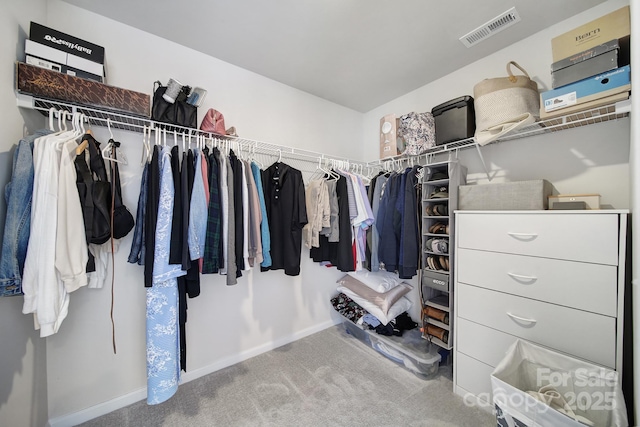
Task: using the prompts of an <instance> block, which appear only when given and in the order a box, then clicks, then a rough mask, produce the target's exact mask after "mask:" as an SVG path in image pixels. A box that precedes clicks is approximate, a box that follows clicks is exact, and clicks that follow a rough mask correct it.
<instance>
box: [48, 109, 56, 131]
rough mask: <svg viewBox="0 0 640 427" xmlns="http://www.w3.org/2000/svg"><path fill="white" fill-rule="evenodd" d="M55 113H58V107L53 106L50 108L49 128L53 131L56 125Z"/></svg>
mask: <svg viewBox="0 0 640 427" xmlns="http://www.w3.org/2000/svg"><path fill="white" fill-rule="evenodd" d="M55 114H56V109H55V108H53V107H51V108H49V130H51V131H52V132H55V129H54V127H53V126H54V124H53V119H54V116H55Z"/></svg>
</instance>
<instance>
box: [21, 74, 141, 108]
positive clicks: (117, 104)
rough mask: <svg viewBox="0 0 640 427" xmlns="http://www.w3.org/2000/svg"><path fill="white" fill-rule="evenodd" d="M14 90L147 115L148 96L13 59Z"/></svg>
mask: <svg viewBox="0 0 640 427" xmlns="http://www.w3.org/2000/svg"><path fill="white" fill-rule="evenodd" d="M16 90H17V91H18V92H21V93H27V94H30V95H35V96H39V97H42V98H47V99H52V100H57V101H63V102H71V103H77V104H80V105H84V106H88V107H99V108H103V109H107V110H112V111H117V112H125V113H131V114H135V115H137V116H142V117H145V118H148V117H150V115H151V114H150V113H151V97H150V96H149V95H148V94H146V93H141V92H135V91H132V90H127V89H121V88H119V87H114V86H108V85H106V84H102V83H98V82H94V81H91V80H87V79H82V78H80V77H74V76H70V75H68V74H62V73H59V72H57V71H52V70H48V69H46V68H40V67H37V66H35V65H30V64H25V63H23V62H17V63H16Z"/></svg>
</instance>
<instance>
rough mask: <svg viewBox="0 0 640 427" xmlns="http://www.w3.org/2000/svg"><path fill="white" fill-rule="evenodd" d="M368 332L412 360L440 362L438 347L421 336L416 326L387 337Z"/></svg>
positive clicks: (427, 362)
mask: <svg viewBox="0 0 640 427" xmlns="http://www.w3.org/2000/svg"><path fill="white" fill-rule="evenodd" d="M369 333H370V334H371V337H372V338H373V337H375V338H378V339H379V340H380V341H383V342H384V343H385V344H386V345H388V346H389V347H393V348H395V349H396V350H398V351H399V352H401V353H404V354H406V355H408V356H410V357H411V358H412V359H413V360H415V361H417V362H419V363H422V364H425V365H433V364H434V363H438V362H440V359H441V358H442V356H440V353H438V349H439V348H440V347H438V346H436V345H434V344H431V343H430V342H429V341H427V340H426V339H424V338H422V334H421V333H420V329H418V328H415V329H411V330H408V331H405V332H404V333H403V334H402V336H401V337H396V336H391V337H388V336H385V335H380V334H376V333H375V332H372V331H369Z"/></svg>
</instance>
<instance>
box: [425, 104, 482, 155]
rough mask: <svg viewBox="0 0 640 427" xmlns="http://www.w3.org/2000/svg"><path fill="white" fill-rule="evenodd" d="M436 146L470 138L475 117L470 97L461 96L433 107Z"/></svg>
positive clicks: (473, 130) (474, 124) (474, 125)
mask: <svg viewBox="0 0 640 427" xmlns="http://www.w3.org/2000/svg"><path fill="white" fill-rule="evenodd" d="M431 114H433V118H434V119H435V121H436V145H442V144H446V143H448V142H453V141H459V140H461V139H467V138H471V137H472V136H473V134H474V132H475V131H476V115H475V112H474V108H473V98H472V97H471V96H461V97H459V98H456V99H452V100H451V101H447V102H445V103H442V104H440V105H437V106H435V107H433V109H432V110H431Z"/></svg>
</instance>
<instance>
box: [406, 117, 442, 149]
mask: <svg viewBox="0 0 640 427" xmlns="http://www.w3.org/2000/svg"><path fill="white" fill-rule="evenodd" d="M398 136H400V137H401V138H402V139H404V145H405V149H404V151H403V153H402V154H404V155H409V156H417V155H418V154H422V153H424V152H426V151H427V150H428V149H430V148H433V147H435V146H436V124H435V120H434V118H433V114H431V113H430V112H426V113H415V112H411V113H408V114H405V115H403V116H401V117H400V126H399V128H398Z"/></svg>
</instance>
